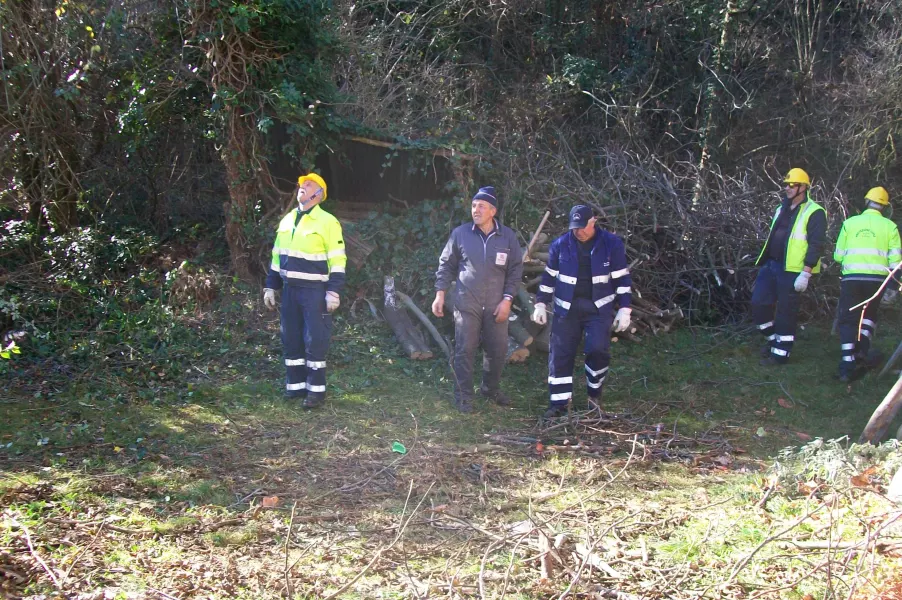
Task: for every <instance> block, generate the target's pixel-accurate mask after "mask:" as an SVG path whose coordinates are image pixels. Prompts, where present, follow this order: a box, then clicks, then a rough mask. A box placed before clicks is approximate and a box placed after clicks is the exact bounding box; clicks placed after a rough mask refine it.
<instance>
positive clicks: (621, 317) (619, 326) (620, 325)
mask: <svg viewBox="0 0 902 600" xmlns="http://www.w3.org/2000/svg"><path fill="white" fill-rule="evenodd" d="M632 312H633V309H631V308H621V309H620V310H618V311H617V314H616V315H614V323H613V325H614V331H617V332H620V331H626V328H627V327H629V326H630V322H631V321H630V313H632Z"/></svg>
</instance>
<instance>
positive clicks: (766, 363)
mask: <svg viewBox="0 0 902 600" xmlns="http://www.w3.org/2000/svg"><path fill="white" fill-rule="evenodd" d="M758 364H759V365H761V366H762V367H779V366H781V365H785V364H786V360H780V359H778V358H777V357H776V356H774V355H773V353H771V355H770V356H768V357H766V358H762V359H761V360H759V361H758Z"/></svg>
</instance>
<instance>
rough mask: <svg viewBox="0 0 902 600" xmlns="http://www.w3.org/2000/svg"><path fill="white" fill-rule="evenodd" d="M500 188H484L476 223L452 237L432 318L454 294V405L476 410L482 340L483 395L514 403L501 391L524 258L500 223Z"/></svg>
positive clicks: (475, 205) (474, 206)
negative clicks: (475, 374)
mask: <svg viewBox="0 0 902 600" xmlns="http://www.w3.org/2000/svg"><path fill="white" fill-rule="evenodd" d="M497 211H498V199H497V194H496V193H495V188H493V187H492V186H486V187H483V188H480V189H479V191H478V192H477V193H476V195H475V196H473V201H472V203H471V206H470V214H471V216H472V217H473V222H472V223H465V224H463V225H461V226H460V227H457V228H456V229H455V230H454V231H452V232H451V237H450V238H449V239H448V243H447V244H445V249H444V250H443V251H442V255H441V257H440V258H439V267H438V271H437V272H436V277H435V300H434V301H433V303H432V314H434V315H435V316H437V317H441V316H443V315H444V314H445V313H444V304H445V291H446V290H448V288H450V287H451V282H452V281H455V280H456V281H457V286H456V288H455V292H454V303H453V304H454V360H453V367H454V405H455V406H456V407H457V409H458V410H459V411H461V412H464V413H468V412H471V411H472V410H473V361H474V360H475V357H476V348H477V347H478V346H479V344H480V340H481V341H482V349H483V361H482V387H481V390H480V391H481V393H482V395H483V396H485V397H486V398H489V399H491V400H493V401H494V402H495V403H496V404H499V405H501V406H507V405H509V404H510V399H509V398H508V397H507V395H506V394H504V392H502V391H501V386H500V383H501V371H502V369H504V363H505V359H506V357H507V319H508V317H509V316H510V311H511V303H512V302H513V298H514V294H516V293H517V286H518V285H519V284H520V280H521V279H522V277H523V256H522V253H521V252H520V242H519V241H518V240H517V234H516V233H514V231H513V230H512V229H511V228H509V227H505V226H504V225H501V224H499V223H498V220H497V219H495V214H496V213H497Z"/></svg>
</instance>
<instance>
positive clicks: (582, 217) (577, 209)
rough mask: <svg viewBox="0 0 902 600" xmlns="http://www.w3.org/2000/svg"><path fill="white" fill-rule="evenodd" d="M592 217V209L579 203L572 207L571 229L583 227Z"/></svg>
mask: <svg viewBox="0 0 902 600" xmlns="http://www.w3.org/2000/svg"><path fill="white" fill-rule="evenodd" d="M591 218H592V209H591V208H589V207H588V206H586V205H585V204H577V205H576V206H574V207H573V208H571V209H570V229H582V228H583V227H585V226H586V225H588V224H589V220H590V219H591Z"/></svg>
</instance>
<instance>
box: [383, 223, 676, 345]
mask: <svg viewBox="0 0 902 600" xmlns="http://www.w3.org/2000/svg"><path fill="white" fill-rule="evenodd" d="M543 224H544V220H543ZM549 244H550V239H549V237H548V235H546V234H544V233H542V232H541V226H540V230H539V231H537V232H536V234H535V235H533V238H532V240H531V241H530V245H529V246H528V247H526V248H523V256H524V264H523V282H522V283H521V284H520V286H519V288H518V289H517V295H516V297H515V298H514V304H513V308H512V310H511V314H510V317H509V320H508V351H507V361H508V362H512V363H516V362H524V361H525V360H526V359H527V358H529V355H530V353H531V352H533V351H538V352H543V353H546V354H547V353H548V352H549V349H550V336H551V327H552V321H553V312H554V311H553V307H551V306H548V307H546V308H547V309H548V311H547V314H548V323H547V324H545V325H537V324H536V323H533V322H532V320H531V316H532V312H533V309H534V308H535V302H536V297H535V292H536V290H537V289H538V287H539V283H540V282H541V280H542V273H544V272H545V267H546V265H547V262H548V247H549ZM631 266H632V265H631ZM384 291H385V309H384V310H383V316H384V317H385V320H386V321H387V322H388V323H389V325H390V326H391V328H392V330H393V331H394V333H395V337H396V338H397V339H398V343H399V344H400V345H401V347H402V348H403V349H404V351H405V352H406V353H407V355H408V356H409V357H410V358H412V359H416V360H425V359H429V358H432V356H433V353H432V351H431V350H430V347H429V344H428V342H427V338H426V336H425V335H423V333H422V331H421V329H420V327H419V326H417V325H416V322H419V323H420V324H421V325H422V326H423V328H425V329H426V331H427V332H428V333H429V336H430V337H431V338H432V339H433V341H435V343H436V344H437V345H438V346H439V348H440V349H441V350H442V351H443V352H444V353H445V355H446V356H447V357H449V358H450V356H451V348H452V345H451V341H450V340H448V339H447V338H445V337H444V336H442V335H441V334H440V333H439V332H438V330H437V329H436V327H435V326H434V325H433V323H432V321H430V319H429V318H428V317H427V316H426V313H425V311H423V310H421V309H420V308H419V307H417V306H416V304H414V302H413V301H412V300H411V299H410V298H409V297H408V296H407V295H406V294H404V293H403V292H401V291H399V290H396V289H395V287H394V280H393V279H392V278H391V277H386V278H385V290H384ZM454 295H455V294H454V287H453V286H452V287H451V289H449V290H448V292H447V293H446V294H445V305H444V314H445V315H448V316H450V315H453V314H454ZM632 309H633V310H632V323H631V324H630V327H629V329H628V330H627V331H623V332H619V333H616V334H614V335H613V336H612V338H611V340H612V341H614V342H617V341H619V340H620V339H625V340H629V341H633V342H638V341H639V340H640V339H641V337H642V336H644V335H646V334H649V333H650V334H652V335H658V334H659V333H666V332H668V331H670V330H671V329H672V328H673V327H674V325H675V323H676V322H677V321H678V320H679V319H682V318H683V311H682V310H681V309H680V308H678V307H677V306H676V305H672V306H670V307H669V308H661V307H659V306H657V305H655V304H654V303H652V302H650V301H648V300H646V299H644V298H642V296H641V295H640V293H639V292H638V290H637V289H636V283H635V281H633V301H632ZM411 317H413V318H411Z"/></svg>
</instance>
